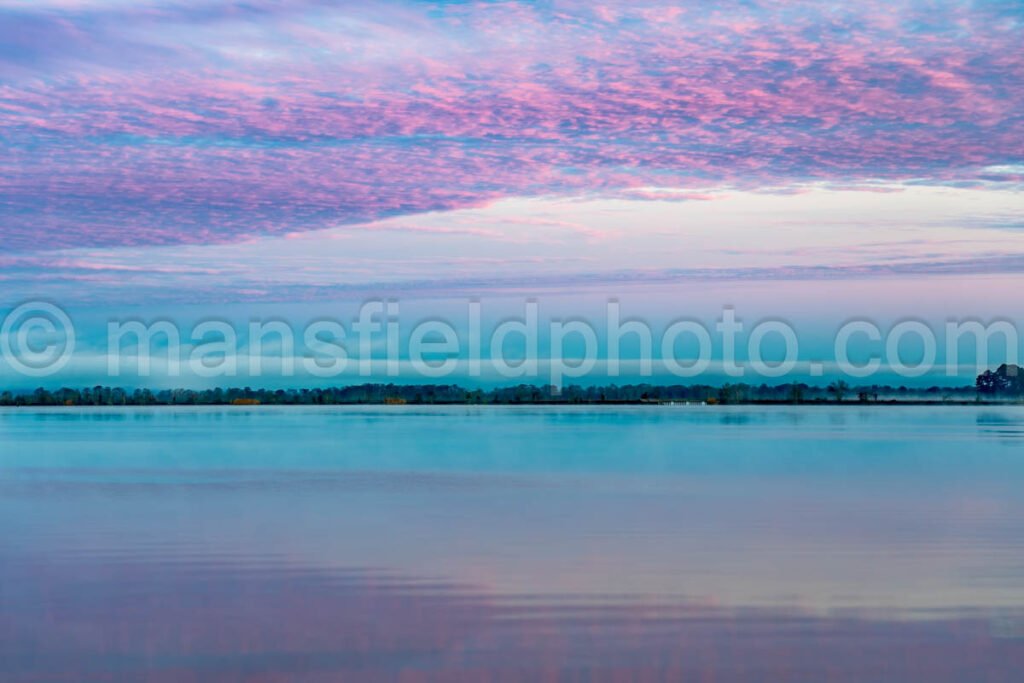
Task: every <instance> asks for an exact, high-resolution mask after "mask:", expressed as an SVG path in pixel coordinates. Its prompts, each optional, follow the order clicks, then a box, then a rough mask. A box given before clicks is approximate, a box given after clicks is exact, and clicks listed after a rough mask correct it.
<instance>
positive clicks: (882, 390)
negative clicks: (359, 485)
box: [0, 381, 1024, 408]
mask: <svg viewBox="0 0 1024 683" xmlns="http://www.w3.org/2000/svg"><path fill="white" fill-rule="evenodd" d="M1022 404H1024V395H1022V394H1021V393H1018V392H1016V391H1012V392H991V391H984V390H979V388H976V387H973V386H959V387H937V386H936V387H929V388H926V389H910V388H908V387H892V386H885V385H871V386H860V387H854V386H850V385H848V384H846V383H845V382H842V381H835V382H833V383H831V384H829V385H828V386H810V385H807V384H802V383H791V384H781V385H776V386H769V385H766V384H762V385H748V384H725V385H722V386H711V385H652V384H626V385H621V386H620V385H614V384H613V385H607V386H589V387H584V386H577V385H573V386H567V387H563V388H561V389H556V388H555V387H550V386H544V387H538V386H533V385H528V384H520V385H515V386H504V387H495V388H490V389H479V388H478V389H467V388H465V387H462V386H459V385H441V384H438V385H433V384H423V385H415V384H412V385H400V384H360V385H350V386H339V387H325V388H315V389H253V388H251V387H243V388H238V387H226V388H225V387H216V388H210V389H201V390H195V389H146V388H141V389H125V388H121V387H105V386H95V387H86V388H81V389H72V388H63V389H57V390H48V389H43V388H40V389H36V390H35V391H32V392H25V393H17V394H16V393H14V392H12V391H10V390H7V391H0V408H4V407H6V408H61V407H67V408H72V407H93V408H95V407H128V406H138V407H175V406H211V407H212V406H243V407H244V406H287V405H302V406H318V405H334V406H355V405H379V406H399V405H414V406H427V405H443V406H458V405H463V406H486V405H508V406H516V405H526V406H571V405H589V406H599V405H610V406H615V405H706V406H718V405H743V406H781V405H791V406H792V405H807V406H815V405H833V406H861V407H864V406H915V405H918V406H935V405H960V406H969V405H975V406H977V405H1022Z"/></svg>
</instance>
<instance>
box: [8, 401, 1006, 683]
mask: <svg viewBox="0 0 1024 683" xmlns="http://www.w3.org/2000/svg"><path fill="white" fill-rule="evenodd" d="M1021 671H1024V409H1021V408H1016V407H1007V408H992V407H977V408H974V407H934V408H931V407H877V408H871V407H865V408H861V407H852V406H847V407H825V406H811V407H800V408H787V407H778V408H774V407H773V408H761V407H756V408H745V407H729V408H726V407H696V406H694V407H682V406H660V407H655V406H643V407H613V408H591V407H581V408H549V407H540V408H534V407H528V408H527V407H524V408H515V407H495V408H491V407H487V408H471V407H455V408H414V407H387V408H384V407H365V408H362V407H360V408H312V407H311V408H306V407H295V408H256V409H166V408H160V409H124V410H120V409H97V410H86V409H81V410H80V409H61V410H54V411H39V410H10V411H0V681H4V682H5V683H28V682H33V683H36V682H40V683H41V682H47V683H63V682H79V681H82V682H85V681H88V682H90V683H105V682H112V681H116V682H132V683H137V682H150V681H153V682H161V683H162V682H165V681H166V682H168V683H171V682H173V683H183V682H186V683H187V682H204V683H205V682H213V681H217V682H218V683H219V682H224V681H227V682H232V681H247V682H248V681H258V682H260V683H266V682H271V681H273V682H277V681H281V682H285V681H287V682H289V683H292V682H295V681H303V682H305V681H310V682H320V681H324V682H326V681H331V682H335V681H346V682H348V681H357V682H358V681H391V680H401V681H563V680H564V681H679V680H685V681H699V682H701V683H735V682H744V683H748V682H749V683H755V682H756V683H771V682H775V681H778V682H785V683H804V682H806V683H823V682H838V683H846V682H858V683H945V682H948V683H977V682H981V681H1007V682H1011V681H1012V682H1017V683H1019V681H1020V680H1022V679H1021Z"/></svg>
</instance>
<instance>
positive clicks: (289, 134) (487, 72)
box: [0, 0, 1024, 381]
mask: <svg viewBox="0 0 1024 683" xmlns="http://www.w3.org/2000/svg"><path fill="white" fill-rule="evenodd" d="M1022 33H1024V6H1022V5H1021V4H1020V2H1018V1H1014V0H991V1H983V0H975V1H970V2H968V1H940V0H930V1H923V0H897V1H896V2H874V1H867V2H858V3H838V2H836V3H833V2H814V3H811V2H792V1H758V0H751V1H745V2H731V1H728V0H727V1H725V2H720V3H713V4H710V3H698V2H681V1H679V0H676V2H661V1H659V0H652V1H649V2H619V1H616V0H613V1H611V2H604V3H594V2H574V1H567V2H553V1H552V2H526V1H522V0H509V1H505V2H460V1H449V2H436V1H435V2H431V1H423V2H412V1H410V0H382V1H380V2H374V3H364V2H358V3H357V2H329V1H328V0H293V1H290V2H283V1H274V0H249V1H247V2H233V1H229V2H206V1H203V0H175V1H170V0H133V1H132V2H128V1H127V0H0V149H2V154H0V286H2V290H0V291H2V292H3V293H2V294H0V310H2V309H13V308H14V307H16V306H18V305H19V304H21V303H23V302H27V301H38V300H43V301H47V302H51V303H53V304H56V305H58V306H60V307H61V308H62V309H64V310H66V311H68V312H69V314H70V315H71V318H72V319H74V320H75V323H76V327H77V328H78V329H77V330H76V332H77V334H78V338H79V339H78V341H79V348H80V349H84V350H86V351H90V352H91V353H93V354H94V355H95V354H101V355H102V350H100V349H98V344H99V342H98V340H99V339H100V338H101V337H102V336H103V331H104V329H105V327H106V325H105V322H106V321H109V320H110V319H113V318H123V317H131V316H134V317H137V318H140V319H143V320H154V319H158V318H171V319H174V320H176V321H178V320H181V321H185V322H186V323H190V322H192V321H195V320H199V319H202V318H206V317H209V316H211V315H216V316H219V317H223V318H229V319H239V320H241V319H246V318H251V317H253V316H264V315H269V313H268V312H273V314H274V315H275V316H278V317H283V318H285V319H287V320H289V321H292V320H295V321H298V320H308V319H311V318H315V317H320V316H324V315H341V313H339V311H346V312H347V311H348V310H349V309H350V308H351V307H352V306H354V305H355V304H357V303H359V302H362V301H365V300H367V299H372V298H374V297H381V298H392V299H395V300H400V301H402V302H403V304H405V305H406V309H405V310H408V311H413V312H414V313H413V314H412V315H413V317H417V318H418V317H424V316H428V315H431V314H434V313H435V312H437V311H447V310H448V309H449V308H450V307H451V306H453V305H456V304H457V302H463V303H464V302H466V301H468V300H470V299H482V300H484V301H485V302H487V301H491V300H496V301H499V302H501V303H497V304H495V305H494V306H495V313H494V314H493V316H494V317H495V318H496V319H497V318H499V317H500V316H501V315H504V311H505V310H506V309H508V310H514V309H516V308H517V307H518V308H521V307H522V304H523V301H524V300H525V299H526V298H528V297H533V298H536V299H538V300H540V301H541V303H542V304H544V303H545V302H547V305H546V311H545V314H550V315H552V316H558V317H572V316H585V315H588V314H589V312H591V311H592V310H595V307H597V306H598V305H599V304H600V303H602V302H607V301H608V300H609V299H612V298H615V299H621V300H622V301H623V303H624V304H625V302H627V301H629V302H630V303H631V305H632V306H633V309H632V310H633V311H634V312H635V313H634V314H635V315H637V316H644V318H645V319H647V320H651V321H654V322H655V323H657V324H665V323H667V322H669V321H671V320H673V319H676V318H679V317H680V316H693V317H699V318H702V319H706V320H712V319H713V318H714V316H716V315H718V313H716V311H718V312H720V311H721V309H722V308H723V307H726V306H730V307H734V308H735V309H736V310H738V311H740V312H741V313H743V314H745V316H746V317H747V318H748V319H750V320H756V319H761V318H782V319H786V320H794V321H800V322H801V323H802V324H803V325H804V328H805V329H806V330H808V332H807V334H808V335H809V336H810V337H813V338H818V337H820V338H821V339H825V338H827V337H828V334H829V331H830V330H832V329H833V328H834V327H835V325H836V324H838V323H841V322H842V321H844V320H848V319H852V318H871V319H878V320H882V319H884V320H896V319H901V318H914V319H922V320H924V321H926V322H927V323H928V324H930V325H936V324H939V323H941V322H942V321H945V320H947V319H949V318H951V317H956V318H971V319H982V320H985V321H988V320H990V319H995V318H1004V319H1011V320H1012V319H1014V317H1015V316H1016V317H1018V318H1019V316H1020V315H1021V314H1022V313H1024V310H1022V308H1024V305H1022V304H1021V303H1020V302H1019V296H1016V295H1015V292H1019V291H1020V285H1021V284H1022V283H1024V193H1022V192H1021V190H1022V187H1024V51H1022V50H1021V49H1020V45H1021V44H1022V42H1024V40H1022V38H1024V36H1022ZM498 309H500V310H501V311H502V312H501V313H499V312H498ZM445 314H446V315H447V313H445ZM345 315H346V316H348V315H349V314H348V313H346V314H345ZM457 327H459V329H460V331H461V330H463V329H464V326H458V325H457ZM8 334H9V333H8ZM815 343H817V342H815ZM815 343H812V344H811V347H814V344H815ZM818 345H819V346H822V345H825V346H827V344H825V342H821V343H820V344H818ZM823 352H824V351H823ZM93 360H95V359H93ZM90 367H92V366H90ZM97 374H98V371H95V370H89V369H85V366H81V367H79V369H78V370H75V366H74V364H72V365H71V366H70V367H68V368H66V369H64V370H62V374H59V375H58V376H57V377H56V378H53V381H61V380H65V379H66V380H68V381H71V380H79V379H81V380H83V381H84V380H86V379H91V378H92V377H93V376H95V375H97ZM6 376H7V375H5V374H4V369H3V368H0V377H6Z"/></svg>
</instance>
